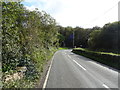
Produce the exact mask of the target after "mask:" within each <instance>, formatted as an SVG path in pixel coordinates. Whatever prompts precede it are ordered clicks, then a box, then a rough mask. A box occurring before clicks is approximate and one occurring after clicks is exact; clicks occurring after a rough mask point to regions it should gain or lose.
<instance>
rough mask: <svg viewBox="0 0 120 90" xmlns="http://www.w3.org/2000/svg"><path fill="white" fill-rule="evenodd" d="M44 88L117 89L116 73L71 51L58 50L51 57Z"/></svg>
mask: <svg viewBox="0 0 120 90" xmlns="http://www.w3.org/2000/svg"><path fill="white" fill-rule="evenodd" d="M45 88H106V89H110V88H118V72H117V71H116V70H114V69H111V68H108V67H107V66H105V65H102V64H100V63H98V62H95V61H93V60H91V59H88V58H85V57H83V56H80V55H76V54H74V53H72V52H71V50H60V51H57V52H56V53H55V55H54V56H53V61H52V64H51V68H50V71H49V73H48V79H47V80H46V85H45Z"/></svg>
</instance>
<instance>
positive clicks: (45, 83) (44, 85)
mask: <svg viewBox="0 0 120 90" xmlns="http://www.w3.org/2000/svg"><path fill="white" fill-rule="evenodd" d="M54 55H55V54H54ZM53 58H54V56H53ZM53 58H52V61H51V63H50V67H49V69H48V72H47V75H46V78H45V82H44V84H43V89H42V90H44V89H45V88H46V85H47V81H48V77H49V74H50V70H51V67H52V63H53Z"/></svg>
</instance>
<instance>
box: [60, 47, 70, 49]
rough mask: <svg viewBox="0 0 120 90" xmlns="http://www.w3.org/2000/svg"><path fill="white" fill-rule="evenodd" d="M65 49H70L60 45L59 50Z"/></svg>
mask: <svg viewBox="0 0 120 90" xmlns="http://www.w3.org/2000/svg"><path fill="white" fill-rule="evenodd" d="M64 49H69V48H67V47H59V48H58V50H64Z"/></svg>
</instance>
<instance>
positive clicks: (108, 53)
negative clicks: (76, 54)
mask: <svg viewBox="0 0 120 90" xmlns="http://www.w3.org/2000/svg"><path fill="white" fill-rule="evenodd" d="M74 50H82V51H87V52H94V53H99V54H107V55H115V56H120V53H112V52H98V51H91V50H89V49H87V48H74Z"/></svg>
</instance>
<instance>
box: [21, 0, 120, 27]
mask: <svg viewBox="0 0 120 90" xmlns="http://www.w3.org/2000/svg"><path fill="white" fill-rule="evenodd" d="M119 1H120V0H25V1H24V2H23V4H24V5H25V7H26V8H27V9H29V10H34V9H35V8H38V9H39V10H40V11H41V10H44V11H46V12H47V13H48V14H50V15H51V16H52V17H53V18H55V19H56V21H57V23H58V24H59V25H62V26H72V27H76V26H80V27H84V28H91V27H93V26H100V27H102V26H103V25H104V24H106V23H109V22H114V21H118V2H119Z"/></svg>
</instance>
